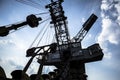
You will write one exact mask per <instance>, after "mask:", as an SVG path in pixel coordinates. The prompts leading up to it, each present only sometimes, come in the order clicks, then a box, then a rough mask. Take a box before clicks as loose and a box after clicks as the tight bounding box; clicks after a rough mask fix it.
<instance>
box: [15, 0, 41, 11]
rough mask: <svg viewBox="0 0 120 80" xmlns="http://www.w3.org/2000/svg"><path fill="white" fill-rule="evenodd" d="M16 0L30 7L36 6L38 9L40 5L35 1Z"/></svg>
mask: <svg viewBox="0 0 120 80" xmlns="http://www.w3.org/2000/svg"><path fill="white" fill-rule="evenodd" d="M16 1H18V2H20V3H23V4H25V5H29V6H31V7H34V8H36V9H40V5H36V4H35V3H32V2H30V1H28V0H16Z"/></svg>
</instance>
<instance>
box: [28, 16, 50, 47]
mask: <svg viewBox="0 0 120 80" xmlns="http://www.w3.org/2000/svg"><path fill="white" fill-rule="evenodd" d="M47 20H49V18H47V19H45V20H43V21H42V22H40V23H39V24H42V23H44V22H45V21H47ZM44 28H45V27H44V26H43V28H42V29H41V30H40V31H39V33H38V34H37V36H36V37H35V39H34V40H33V42H32V44H31V45H30V47H29V48H31V47H32V46H33V44H34V43H35V41H36V40H37V39H38V37H39V36H40V33H42V31H43V29H44Z"/></svg>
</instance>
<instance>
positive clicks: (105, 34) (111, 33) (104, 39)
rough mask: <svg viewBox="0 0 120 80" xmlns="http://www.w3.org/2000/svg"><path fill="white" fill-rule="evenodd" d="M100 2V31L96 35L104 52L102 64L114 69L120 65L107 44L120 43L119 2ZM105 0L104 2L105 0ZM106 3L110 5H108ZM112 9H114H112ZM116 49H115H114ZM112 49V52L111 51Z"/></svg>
mask: <svg viewBox="0 0 120 80" xmlns="http://www.w3.org/2000/svg"><path fill="white" fill-rule="evenodd" d="M102 1H103V2H102V4H101V19H102V21H101V22H102V23H101V27H102V31H101V33H100V34H99V36H98V39H97V41H98V43H100V45H101V47H102V49H103V52H104V62H103V64H104V65H105V66H107V67H109V68H111V69H114V70H116V68H118V67H119V66H120V65H119V64H118V63H119V62H117V61H115V60H116V59H115V54H117V53H113V52H117V51H114V50H113V51H112V49H111V48H110V46H109V45H111V44H112V45H114V46H115V47H116V46H118V45H120V11H119V10H120V2H119V3H118V4H111V2H110V0H102ZM105 1H106V2H105ZM108 5H111V6H110V7H108ZM113 9H114V10H113ZM108 47H109V48H108ZM116 50H117V49H116ZM111 51H112V52H111Z"/></svg>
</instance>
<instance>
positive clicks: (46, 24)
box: [37, 24, 49, 47]
mask: <svg viewBox="0 0 120 80" xmlns="http://www.w3.org/2000/svg"><path fill="white" fill-rule="evenodd" d="M48 26H49V25H48ZM48 26H47V24H46V29H45V31H44V32H43V34H42V36H41V38H40V40H39V41H38V44H37V47H38V45H39V43H40V42H41V40H42V38H43V36H44V34H45V32H46V31H47V28H48Z"/></svg>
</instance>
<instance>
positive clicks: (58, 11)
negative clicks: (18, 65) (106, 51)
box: [0, 0, 103, 80]
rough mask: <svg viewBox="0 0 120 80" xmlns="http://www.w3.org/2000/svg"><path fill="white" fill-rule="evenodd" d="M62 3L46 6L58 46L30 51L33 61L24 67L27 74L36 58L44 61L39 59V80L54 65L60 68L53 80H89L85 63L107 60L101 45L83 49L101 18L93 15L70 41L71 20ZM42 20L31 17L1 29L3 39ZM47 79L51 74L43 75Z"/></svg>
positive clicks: (46, 46)
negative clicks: (87, 35) (45, 70)
mask: <svg viewBox="0 0 120 80" xmlns="http://www.w3.org/2000/svg"><path fill="white" fill-rule="evenodd" d="M62 2H63V0H58V1H53V0H51V3H50V4H48V5H46V6H45V7H46V8H47V9H49V12H50V16H51V22H50V24H52V25H54V29H55V37H56V43H52V44H50V45H44V46H40V47H33V48H30V49H28V50H27V52H26V53H27V55H26V57H31V58H30V60H29V61H28V63H27V64H26V66H25V67H24V69H23V72H26V71H27V69H28V68H29V66H30V64H31V62H32V60H33V59H34V57H35V56H41V58H38V63H40V66H39V69H38V73H37V74H36V75H33V76H35V77H34V79H35V80H40V77H41V74H42V70H43V66H46V65H47V66H51V65H53V66H55V67H56V68H57V70H56V71H55V72H50V74H49V75H51V76H52V77H51V79H50V80H87V75H86V72H85V63H89V62H93V61H99V60H102V58H103V52H102V49H101V48H100V46H99V44H98V43H96V44H94V45H91V46H89V47H87V48H84V49H83V48H82V46H81V41H82V40H83V38H84V37H85V35H86V34H87V32H88V31H89V30H90V28H91V27H92V25H93V24H94V22H95V21H96V20H97V16H96V15H95V14H92V15H91V16H90V17H89V18H88V20H87V21H86V22H85V23H84V24H83V27H82V29H81V30H80V31H79V32H78V34H77V35H76V36H75V37H73V38H72V39H70V35H69V32H68V27H67V17H66V16H65V15H64V11H63V7H62ZM40 20H42V19H41V18H37V17H36V16H35V15H30V16H28V17H27V21H26V22H23V23H20V24H16V25H12V26H10V27H8V28H7V27H5V26H3V27H0V36H6V35H7V34H8V33H9V30H12V29H17V28H19V27H21V26H23V25H26V24H28V25H29V26H31V27H35V26H38V21H40ZM55 73H57V74H55ZM54 75H55V76H54ZM45 76H47V75H43V77H45Z"/></svg>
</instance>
